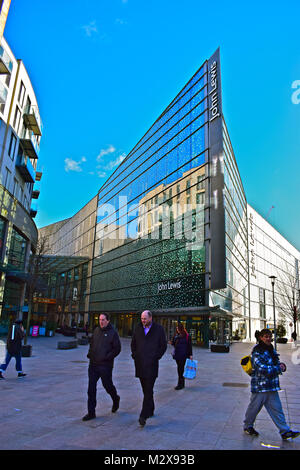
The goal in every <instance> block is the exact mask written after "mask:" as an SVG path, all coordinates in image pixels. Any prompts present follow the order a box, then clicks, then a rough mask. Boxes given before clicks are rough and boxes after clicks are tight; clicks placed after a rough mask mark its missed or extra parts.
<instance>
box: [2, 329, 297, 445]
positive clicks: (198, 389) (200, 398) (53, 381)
mask: <svg viewBox="0 0 300 470" xmlns="http://www.w3.org/2000/svg"><path fill="white" fill-rule="evenodd" d="M80 336H81V335H80ZM72 339H73V338H65V337H63V336H62V335H59V334H56V335H55V336H54V337H49V338H48V337H38V338H29V341H28V342H29V344H31V345H32V356H31V357H29V358H23V370H24V372H26V373H27V374H28V375H27V376H26V377H25V378H23V379H18V378H17V376H16V371H15V360H14V359H12V361H11V363H10V364H9V366H8V369H7V371H6V373H5V380H2V381H0V399H1V410H0V420H1V424H2V429H3V430H5V432H3V433H2V438H1V441H0V449H1V450H15V449H18V450H100V449H105V450H139V449H144V450H176V451H180V450H194V451H196V450H264V451H268V450H270V449H273V450H278V451H279V450H281V449H285V450H300V438H298V439H295V440H294V441H291V442H290V441H287V442H283V441H282V439H281V437H280V435H279V433H278V431H277V428H276V427H275V425H274V424H273V422H272V421H271V419H270V417H269V416H268V414H267V412H266V411H265V410H264V409H263V410H262V411H261V413H260V414H259V417H258V419H257V421H256V426H255V427H256V429H257V430H258V431H259V433H260V435H259V437H256V438H254V437H250V436H247V435H245V434H244V433H243V418H244V414H245V410H246V408H247V406H248V403H249V398H250V386H249V384H250V378H249V377H248V376H247V375H246V374H245V373H244V372H243V370H242V369H241V366H240V358H241V357H242V356H243V355H245V354H247V353H248V352H250V351H251V349H252V347H253V346H254V345H253V344H250V343H234V344H232V346H231V351H230V353H212V352H210V351H209V350H205V349H200V348H194V358H195V359H197V360H198V371H197V378H196V379H195V380H190V381H188V380H186V388H185V389H183V390H179V391H175V390H174V386H176V384H177V371H176V363H175V361H174V360H173V359H172V357H171V354H170V353H171V346H168V351H167V352H166V354H165V355H164V357H163V358H162V360H161V361H160V370H159V378H158V380H157V381H156V384H155V389H154V391H155V403H156V409H155V415H154V417H153V418H150V419H148V420H147V424H146V426H145V427H144V428H141V427H140V426H139V424H138V417H139V412H140V409H141V402H142V394H141V387H140V383H139V380H138V379H136V378H135V376H134V364H133V361H132V359H131V355H130V339H129V338H122V340H121V341H122V352H121V354H120V355H119V356H118V357H117V359H116V360H115V367H114V373H113V378H114V382H115V385H116V387H117V390H118V393H119V395H120V396H121V402H120V409H119V410H118V412H117V413H115V414H113V413H111V406H112V402H111V398H110V397H109V396H108V395H107V394H106V393H105V391H104V390H103V388H102V384H101V381H99V383H98V394H97V398H98V404H97V409H96V414H97V418H96V419H94V420H92V421H88V422H83V421H82V417H83V416H84V415H85V414H86V412H87V408H86V405H87V386H88V377H87V370H88V359H87V357H86V355H87V351H88V346H87V345H81V346H78V347H77V348H76V349H70V350H58V349H57V342H58V341H61V340H72ZM295 351H297V350H295V349H293V348H292V345H291V343H288V344H286V345H284V344H279V345H278V352H279V353H280V357H281V360H282V361H283V362H285V363H286V364H287V372H286V373H285V374H283V375H282V376H281V387H282V391H281V392H280V397H281V400H282V404H283V408H284V411H285V414H286V418H287V421H288V422H289V424H290V425H291V427H292V429H300V388H299V384H300V365H297V364H295V363H293V362H292V360H291V359H292V354H293V353H294V352H295ZM299 352H300V351H299ZM0 356H1V357H0V360H1V361H2V360H3V359H4V356H5V338H4V337H2V338H0ZM299 358H300V353H299ZM294 362H295V361H294Z"/></svg>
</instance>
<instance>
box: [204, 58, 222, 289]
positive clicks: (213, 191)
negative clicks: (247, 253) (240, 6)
mask: <svg viewBox="0 0 300 470" xmlns="http://www.w3.org/2000/svg"><path fill="white" fill-rule="evenodd" d="M207 86H208V145H209V152H208V158H209V174H210V237H211V240H210V268H211V269H210V270H211V283H210V287H211V289H222V288H225V287H226V256H225V255H226V253H225V210H224V154H223V132H222V94H221V70H220V49H217V50H216V52H215V53H214V54H213V55H212V57H211V58H210V59H209V60H208V85H207Z"/></svg>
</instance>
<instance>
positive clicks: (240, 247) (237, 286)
mask: <svg viewBox="0 0 300 470" xmlns="http://www.w3.org/2000/svg"><path fill="white" fill-rule="evenodd" d="M223 151H224V206H225V245H226V246H225V249H226V282H227V287H226V289H221V290H217V291H215V292H212V293H211V298H212V299H213V304H215V305H216V304H219V305H220V306H221V307H222V308H223V309H224V310H227V311H229V312H232V314H233V315H234V317H235V318H240V320H238V324H237V329H239V335H240V337H241V338H242V339H245V338H246V335H247V333H248V332H249V323H248V322H249V292H248V283H249V275H248V230H247V201H246V197H245V193H244V190H243V185H242V181H241V178H240V175H239V171H238V167H237V164H236V161H235V157H234V154H233V150H232V146H231V143H230V138H229V135H228V131H227V128H226V124H225V122H224V121H223ZM239 325H240V328H239Z"/></svg>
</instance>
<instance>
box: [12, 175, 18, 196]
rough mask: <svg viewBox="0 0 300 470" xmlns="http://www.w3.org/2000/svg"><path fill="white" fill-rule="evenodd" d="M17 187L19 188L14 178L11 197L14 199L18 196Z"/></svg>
mask: <svg viewBox="0 0 300 470" xmlns="http://www.w3.org/2000/svg"><path fill="white" fill-rule="evenodd" d="M18 186H19V183H18V180H17V179H16V178H14V188H13V195H14V196H15V197H17V194H18Z"/></svg>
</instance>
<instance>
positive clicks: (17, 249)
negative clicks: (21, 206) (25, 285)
mask: <svg viewBox="0 0 300 470" xmlns="http://www.w3.org/2000/svg"><path fill="white" fill-rule="evenodd" d="M26 245H27V241H26V239H25V238H24V237H22V235H20V234H19V233H18V232H17V231H16V230H15V229H13V230H12V236H11V242H10V247H9V254H8V262H9V264H12V265H13V266H15V267H16V268H18V269H23V268H24V265H25V254H26Z"/></svg>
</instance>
